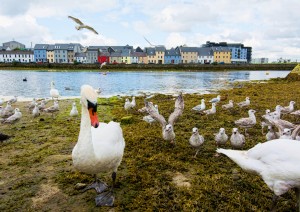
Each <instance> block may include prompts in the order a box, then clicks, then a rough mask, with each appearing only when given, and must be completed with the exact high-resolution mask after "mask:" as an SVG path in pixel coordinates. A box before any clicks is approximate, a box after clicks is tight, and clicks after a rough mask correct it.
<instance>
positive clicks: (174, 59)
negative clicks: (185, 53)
mask: <svg viewBox="0 0 300 212" xmlns="http://www.w3.org/2000/svg"><path fill="white" fill-rule="evenodd" d="M164 59H165V64H179V63H181V56H180V52H179V49H174V48H171V49H170V50H166V51H165V58H164Z"/></svg>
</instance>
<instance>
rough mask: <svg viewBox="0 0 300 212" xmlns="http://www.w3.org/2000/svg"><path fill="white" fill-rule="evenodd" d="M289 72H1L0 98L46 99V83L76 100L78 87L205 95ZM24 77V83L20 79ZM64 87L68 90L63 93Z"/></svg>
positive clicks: (108, 93) (106, 92) (110, 92)
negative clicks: (234, 82) (237, 82)
mask: <svg viewBox="0 0 300 212" xmlns="http://www.w3.org/2000/svg"><path fill="white" fill-rule="evenodd" d="M289 72H290V71H269V74H268V75H267V74H266V71H227V72H155V71H152V72H141V71H132V72H109V73H108V74H107V75H102V74H99V73H98V72H87V71H84V72H42V71H41V72H39V71H1V70H0V96H13V95H16V96H20V97H48V96H49V95H50V94H49V90H50V82H51V81H52V80H53V81H55V85H56V88H57V89H58V90H59V91H60V94H61V95H62V96H79V93H80V87H81V85H83V84H90V85H92V86H93V87H94V88H98V87H100V88H101V90H102V91H103V92H102V96H113V95H137V94H139V93H141V92H149V93H175V92H177V91H182V92H184V93H205V92H206V91H208V90H215V89H221V88H224V87H226V86H228V84H229V83H230V82H233V81H236V80H265V79H270V78H276V77H281V78H282V77H285V76H286V75H287V74H288V73H289ZM24 77H27V82H23V80H22V79H23V78H24ZM65 87H68V88H70V90H66V89H65Z"/></svg>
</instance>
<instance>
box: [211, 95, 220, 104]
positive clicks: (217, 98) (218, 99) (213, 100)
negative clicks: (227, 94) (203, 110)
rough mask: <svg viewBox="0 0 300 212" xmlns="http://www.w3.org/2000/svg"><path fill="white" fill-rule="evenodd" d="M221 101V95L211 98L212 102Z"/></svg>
mask: <svg viewBox="0 0 300 212" xmlns="http://www.w3.org/2000/svg"><path fill="white" fill-rule="evenodd" d="M219 101H221V96H220V95H218V96H217V97H216V98H213V99H211V100H209V102H210V103H218V102H219Z"/></svg>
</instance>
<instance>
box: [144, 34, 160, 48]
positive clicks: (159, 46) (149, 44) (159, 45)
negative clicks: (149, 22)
mask: <svg viewBox="0 0 300 212" xmlns="http://www.w3.org/2000/svg"><path fill="white" fill-rule="evenodd" d="M144 39H145V40H146V41H147V43H149V45H150V46H153V47H162V46H163V45H153V44H152V43H150V41H149V40H148V39H147V38H146V37H145V36H144Z"/></svg>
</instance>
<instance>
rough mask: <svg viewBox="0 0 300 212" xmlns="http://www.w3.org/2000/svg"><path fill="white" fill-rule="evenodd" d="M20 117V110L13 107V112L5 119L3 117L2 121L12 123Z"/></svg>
mask: <svg viewBox="0 0 300 212" xmlns="http://www.w3.org/2000/svg"><path fill="white" fill-rule="evenodd" d="M20 118H22V113H21V112H20V110H19V108H16V109H15V113H14V114H13V115H11V116H10V117H8V118H7V119H4V121H3V122H2V123H4V124H12V123H14V122H16V121H18V120H19V119H20Z"/></svg>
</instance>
